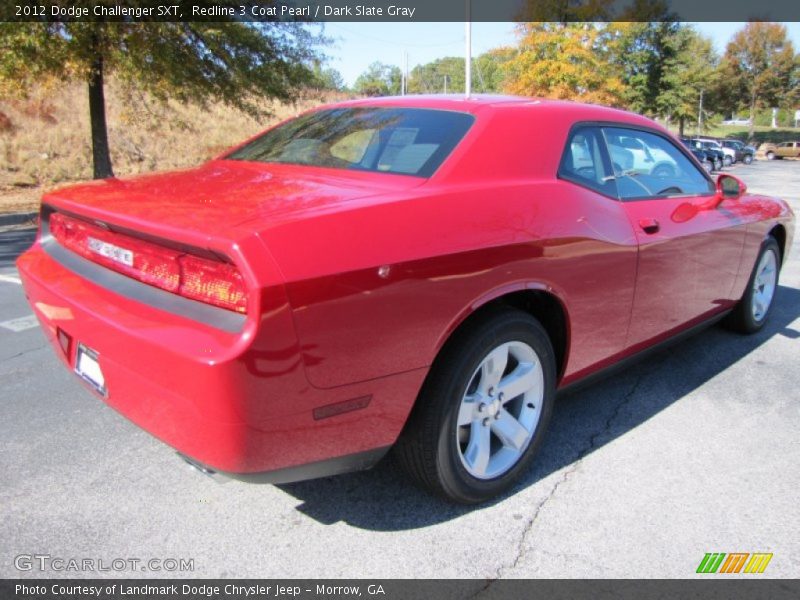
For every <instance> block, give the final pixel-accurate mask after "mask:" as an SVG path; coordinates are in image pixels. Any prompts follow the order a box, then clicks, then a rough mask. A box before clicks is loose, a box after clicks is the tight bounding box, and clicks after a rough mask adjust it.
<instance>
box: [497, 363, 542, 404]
mask: <svg viewBox="0 0 800 600" xmlns="http://www.w3.org/2000/svg"><path fill="white" fill-rule="evenodd" d="M535 373H536V372H535V370H534V365H533V363H519V365H517V368H516V369H514V371H513V372H511V373H509V374H508V375H506V376H505V377H504V378H503V379H501V380H500V383H499V384H498V385H497V390H498V393H502V394H503V399H502V402H503V404H505V403H506V402H509V401H510V400H513V399H514V398H516V397H518V396H521V395H522V394H524V393H526V392H529V391H530V390H532V389H533V388H534V387H535V386H536V384H537V381H536V374H535Z"/></svg>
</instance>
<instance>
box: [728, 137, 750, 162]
mask: <svg viewBox="0 0 800 600" xmlns="http://www.w3.org/2000/svg"><path fill="white" fill-rule="evenodd" d="M720 144H722V146H723V147H724V148H730V149H731V150H733V151H734V152H735V153H736V161H737V162H738V161H741V162H743V163H744V164H746V165H749V164H750V163H752V162H753V158H755V155H756V149H755V148H753V147H752V146H746V145H745V143H744V142H742V141H741V140H720Z"/></svg>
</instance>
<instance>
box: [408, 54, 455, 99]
mask: <svg viewBox="0 0 800 600" xmlns="http://www.w3.org/2000/svg"><path fill="white" fill-rule="evenodd" d="M445 81H446V82H447V83H446V84H445ZM465 81H466V80H465V76H464V59H463V58H461V57H456V56H447V57H445V58H437V59H436V60H434V61H433V62H429V63H427V64H425V65H417V66H416V67H414V68H413V69H412V70H411V74H410V75H409V78H408V91H409V92H411V93H412V94H441V93H443V92H444V90H445V86H446V87H447V91H448V92H449V93H463V92H464V86H465Z"/></svg>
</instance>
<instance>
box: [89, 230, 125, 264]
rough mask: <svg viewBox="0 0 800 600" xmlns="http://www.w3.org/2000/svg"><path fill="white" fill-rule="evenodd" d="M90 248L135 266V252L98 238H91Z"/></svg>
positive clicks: (114, 259)
mask: <svg viewBox="0 0 800 600" xmlns="http://www.w3.org/2000/svg"><path fill="white" fill-rule="evenodd" d="M89 250H91V251H92V252H96V253H97V254H100V255H101V256H105V257H106V258H110V259H111V260H113V261H116V262H118V263H122V264H123V265H127V266H129V267H132V266H133V252H131V251H130V250H127V249H126V248H120V247H119V246H115V245H114V244H109V243H108V242H104V241H102V240H98V239H97V238H93V237H90V238H89Z"/></svg>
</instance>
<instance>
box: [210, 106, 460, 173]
mask: <svg viewBox="0 0 800 600" xmlns="http://www.w3.org/2000/svg"><path fill="white" fill-rule="evenodd" d="M474 120H475V118H474V117H473V116H472V115H469V114H466V113H460V112H452V111H444V110H432V109H418V108H380V107H364V108H334V109H328V110H320V111H316V112H313V113H309V114H306V115H303V116H300V117H298V118H296V119H293V120H291V121H288V122H286V123H284V124H283V125H279V126H278V127H276V128H274V129H271V130H270V131H268V132H266V133H265V134H264V135H262V136H260V137H258V138H256V139H255V140H253V141H251V142H250V143H249V144H247V145H245V146H243V147H241V148H239V149H238V150H236V151H234V152H232V153H231V154H229V155H228V156H227V157H226V158H227V159H229V160H247V161H256V162H266V163H288V164H295V165H308V166H313V167H327V168H334V169H355V170H361V171H375V172H381V173H395V174H401V175H415V176H418V177H430V176H431V175H432V174H433V173H434V172H435V171H436V169H437V168H438V167H439V165H441V164H442V162H444V160H445V159H446V158H447V157H448V156H449V155H450V153H451V152H452V151H453V148H455V147H456V145H457V144H458V142H459V141H461V139H462V138H463V137H464V134H466V132H467V130H468V129H469V128H470V126H471V125H472V123H473V121H474Z"/></svg>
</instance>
